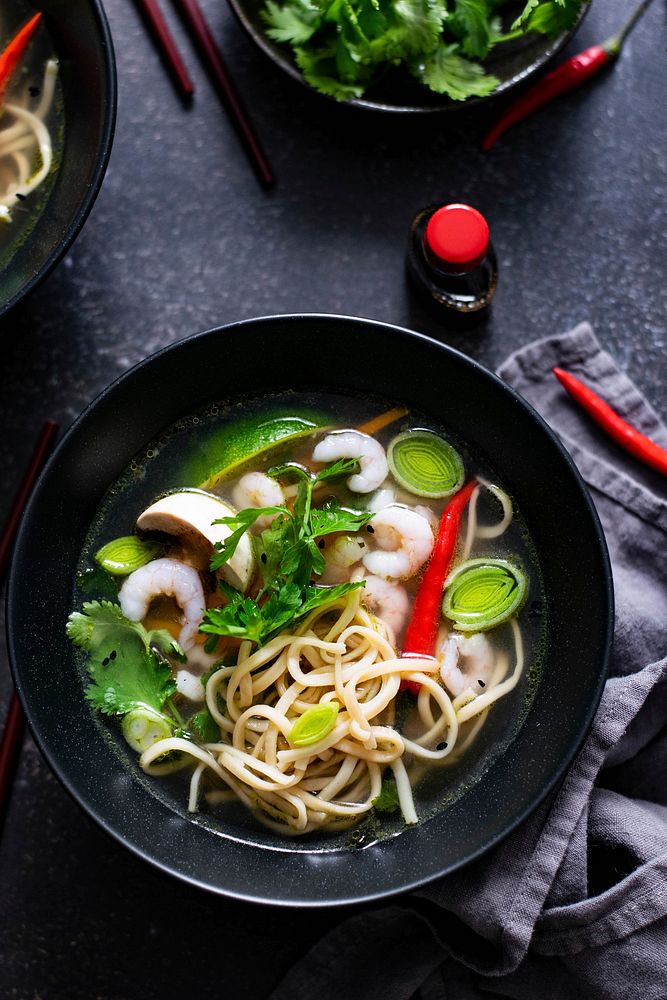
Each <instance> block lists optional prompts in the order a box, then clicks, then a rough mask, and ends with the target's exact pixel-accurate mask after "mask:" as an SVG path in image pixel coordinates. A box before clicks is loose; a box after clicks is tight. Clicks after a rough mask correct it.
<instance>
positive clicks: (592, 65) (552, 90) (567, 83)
mask: <svg viewBox="0 0 667 1000" xmlns="http://www.w3.org/2000/svg"><path fill="white" fill-rule="evenodd" d="M652 2H653V0H642V2H641V3H640V4H639V5H638V6H637V7H636V8H635V10H634V12H633V13H632V16H631V17H630V18H629V19H628V21H627V22H626V24H625V25H624V26H623V27H622V28H621V30H620V31H619V33H618V34H617V35H614V36H613V38H608V39H607V41H606V42H603V43H602V45H591V47H590V48H588V49H585V50H584V51H583V52H580V53H579V54H578V55H576V56H572V57H571V58H570V59H566V60H565V62H564V63H561V65H560V66H557V67H556V69H554V70H552V71H551V73H547V75H546V76H545V77H544V78H543V79H542V80H540V81H539V83H536V84H535V85H534V86H533V87H531V88H530V89H529V90H526V91H524V93H523V94H522V95H521V96H520V97H518V98H517V100H516V101H514V102H513V103H512V104H510V106H509V107H508V108H506V109H505V111H504V112H503V114H502V115H501V116H500V118H499V119H498V121H497V122H496V123H495V125H493V126H492V127H491V128H490V129H489V131H488V132H487V133H486V135H485V136H484V139H483V140H482V149H483V150H484V151H485V152H488V150H489V149H491V147H492V146H493V144H494V143H495V142H496V141H497V140H498V139H499V138H500V136H501V135H503V133H504V132H506V131H507V129H508V128H511V126H512V125H516V123H517V122H520V121H523V119H524V118H527V117H528V116H529V115H531V114H532V113H533V111H537V110H538V108H541V107H543V106H544V105H545V104H548V103H549V102H550V101H553V100H554V99H555V98H556V97H560V95H561V94H569V93H570V91H572V90H576V88H577V87H580V86H581V85H582V83H585V82H586V80H589V79H590V78H591V77H592V76H594V75H595V74H596V73H597V72H599V71H600V70H601V69H602V67H603V66H606V65H607V64H608V63H609V62H612V61H613V60H614V59H616V58H617V57H618V56H619V55H620V53H621V49H622V47H623V43H624V41H625V39H626V38H627V36H628V35H629V33H630V32H631V31H632V29H633V28H634V26H635V24H636V23H637V21H638V20H639V18H640V17H641V15H642V14H643V13H644V11H645V10H646V9H647V7H648V6H649V5H650V4H651V3H652Z"/></svg>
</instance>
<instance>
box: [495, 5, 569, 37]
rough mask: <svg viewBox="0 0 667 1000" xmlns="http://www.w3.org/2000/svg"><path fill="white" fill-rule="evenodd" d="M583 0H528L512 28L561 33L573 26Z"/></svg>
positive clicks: (547, 33)
mask: <svg viewBox="0 0 667 1000" xmlns="http://www.w3.org/2000/svg"><path fill="white" fill-rule="evenodd" d="M581 6H582V0H550V2H548V3H543V2H541V0H528V2H527V3H526V6H525V7H524V9H523V11H522V12H521V14H520V15H519V17H517V19H516V21H515V22H514V24H513V25H512V30H516V29H518V28H522V29H523V30H524V31H526V32H527V31H537V32H539V33H540V34H542V35H551V36H554V35H559V34H560V33H561V32H562V31H567V29H568V28H571V27H572V26H573V25H574V24H575V22H576V20H577V18H578V16H579V11H580V10H581Z"/></svg>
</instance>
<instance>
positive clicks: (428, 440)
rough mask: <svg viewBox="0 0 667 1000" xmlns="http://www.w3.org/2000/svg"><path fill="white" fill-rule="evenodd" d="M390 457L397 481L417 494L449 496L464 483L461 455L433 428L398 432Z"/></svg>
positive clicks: (390, 450)
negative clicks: (435, 432) (431, 429)
mask: <svg viewBox="0 0 667 1000" xmlns="http://www.w3.org/2000/svg"><path fill="white" fill-rule="evenodd" d="M387 461H388V463H389V468H390V469H391V471H392V473H393V475H394V479H395V480H396V482H397V483H398V484H399V485H400V486H402V487H403V488H404V489H406V490H409V492H410V493H414V494H415V496H418V497H430V498H432V499H433V498H436V499H437V498H441V497H448V496H450V494H452V493H456V491H457V490H458V489H460V488H461V485H462V483H463V475H464V471H463V460H462V459H461V456H460V455H459V453H458V452H457V451H455V449H454V448H452V446H451V445H450V444H449V443H448V442H447V441H445V440H444V439H443V438H441V437H439V436H438V435H437V434H434V433H433V431H426V430H418V429H416V430H411V431H405V432H404V433H403V434H399V435H398V436H397V437H395V438H394V439H393V441H392V442H391V443H390V445H389V449H388V451H387Z"/></svg>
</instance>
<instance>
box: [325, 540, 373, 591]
mask: <svg viewBox="0 0 667 1000" xmlns="http://www.w3.org/2000/svg"><path fill="white" fill-rule="evenodd" d="M367 552H368V546H367V545H366V542H365V541H364V540H363V538H360V537H359V536H358V535H339V536H338V537H337V538H336V539H335V540H334V541H333V542H332V543H331V544H330V545H327V547H326V548H325V549H324V552H323V553H322V554H323V556H324V562H325V566H324V570H323V571H322V575H321V576H320V581H321V582H322V583H327V584H330V583H346V582H347V581H348V580H349V579H350V571H351V569H352V567H353V566H356V564H357V563H358V562H361V560H362V558H363V556H364V555H365V554H366V553H367Z"/></svg>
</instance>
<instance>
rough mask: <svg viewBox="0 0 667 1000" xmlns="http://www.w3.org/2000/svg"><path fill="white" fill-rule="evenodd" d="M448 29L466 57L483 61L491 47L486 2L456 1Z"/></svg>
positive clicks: (483, 0) (489, 20)
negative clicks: (459, 43)
mask: <svg viewBox="0 0 667 1000" xmlns="http://www.w3.org/2000/svg"><path fill="white" fill-rule="evenodd" d="M448 28H449V30H450V31H452V33H453V34H454V35H456V37H457V38H458V39H459V40H460V42H461V51H462V52H463V54H464V55H466V56H472V57H473V58H475V59H484V57H485V56H486V55H488V52H489V48H490V47H491V31H492V23H491V18H490V11H489V5H488V3H487V0H456V4H455V7H454V14H453V16H452V17H451V18H450V19H449V21H448Z"/></svg>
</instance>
